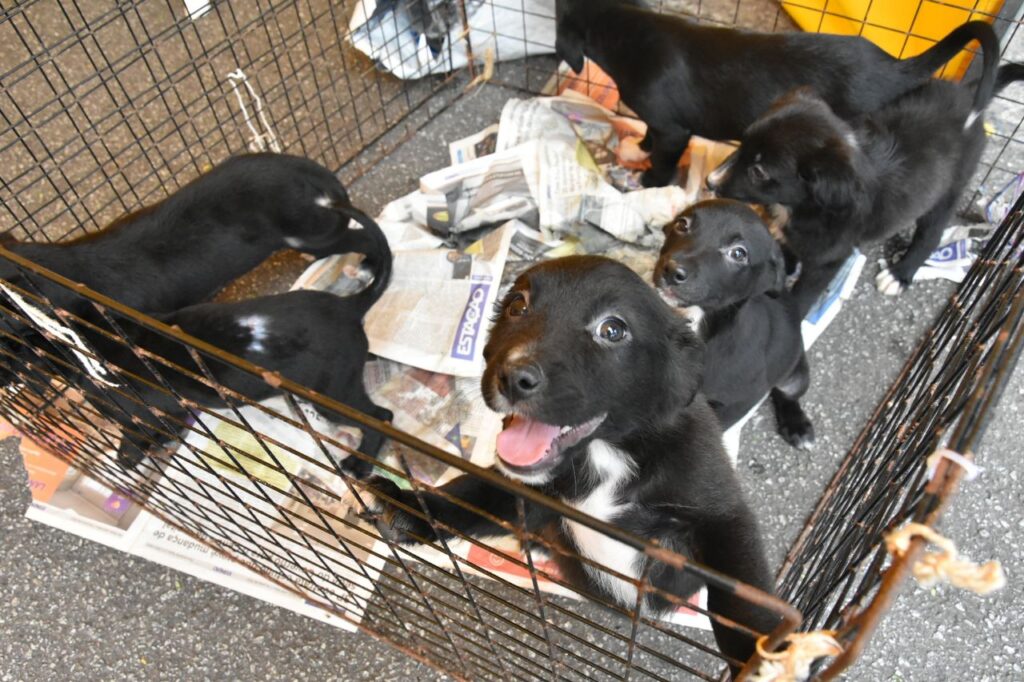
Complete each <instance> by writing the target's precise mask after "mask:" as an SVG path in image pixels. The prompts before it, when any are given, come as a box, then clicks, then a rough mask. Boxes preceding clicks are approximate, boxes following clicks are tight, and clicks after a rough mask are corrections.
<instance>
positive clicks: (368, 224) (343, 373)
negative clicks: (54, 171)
mask: <svg viewBox="0 0 1024 682" xmlns="http://www.w3.org/2000/svg"><path fill="white" fill-rule="evenodd" d="M336 210H338V211H340V212H341V213H342V214H343V215H344V216H345V218H346V220H347V218H352V219H354V220H357V221H358V222H359V223H361V225H362V227H363V232H364V239H365V240H367V241H368V242H369V241H372V243H373V246H372V247H370V248H367V251H368V252H369V253H368V254H367V260H368V261H371V262H374V263H377V264H378V266H379V269H378V271H377V272H376V273H375V276H374V280H373V282H372V283H371V284H370V286H369V287H367V288H366V289H365V290H363V291H361V292H359V293H358V294H355V295H353V296H346V297H341V296H336V295H334V294H331V293H327V292H323V291H307V290H297V291H290V292H287V293H283V294H278V295H273V296H264V297H261V298H254V299H250V300H246V301H239V302H234V303H200V304H197V305H193V306H189V307H186V308H182V309H181V310H178V311H175V312H173V313H166V314H162V315H157V316H156V317H157V319H159V320H160V321H161V322H163V323H164V324H167V325H169V326H177V327H179V328H180V329H181V330H182V331H184V332H186V333H188V334H191V335H192V336H194V337H196V338H198V339H201V340H203V341H206V342H207V343H210V344H212V345H214V346H217V347H218V348H220V349H223V350H225V351H227V352H229V353H231V354H233V355H236V356H238V357H241V358H244V359H246V360H248V361H249V362H252V363H253V364H255V365H259V366H260V367H263V368H265V369H267V370H269V371H271V372H276V373H278V374H280V375H281V376H282V377H284V378H286V379H290V380H292V381H294V382H296V383H299V384H302V385H303V386H306V387H307V388H310V389H312V390H314V391H317V392H318V393H321V394H323V395H325V396H327V397H329V398H333V399H334V400H337V401H338V402H341V403H344V404H346V405H349V406H350V407H354V408H356V409H358V410H360V411H362V412H364V413H365V414H368V415H370V416H371V417H375V418H377V419H380V420H382V421H390V420H391V417H392V415H391V412H390V411H389V410H386V409H384V408H382V407H379V406H377V405H375V404H374V403H373V402H372V401H371V400H370V398H369V396H368V395H367V394H366V389H365V387H364V385H363V366H364V365H365V364H366V358H367V352H368V350H367V340H366V333H365V332H364V331H363V327H362V320H363V317H364V316H365V315H366V312H367V311H368V310H369V309H370V307H371V306H372V305H373V304H374V303H375V302H376V301H377V299H379V298H380V296H381V294H383V293H384V290H385V289H386V288H387V285H388V282H389V280H390V277H391V251H390V249H389V248H388V244H387V239H386V238H385V237H384V234H383V233H382V232H381V230H380V227H379V226H378V225H377V224H376V223H375V222H374V221H373V220H371V219H370V218H369V217H368V216H366V215H365V214H363V213H362V212H361V211H358V210H357V209H354V208H340V209H336ZM255 316H258V317H259V318H261V319H265V320H266V321H267V322H266V334H265V335H264V336H262V337H261V338H258V339H257V338H255V336H254V334H253V332H252V329H251V325H248V326H247V325H243V324H240V320H245V319H246V318H250V319H251V318H253V317H255ZM118 324H119V325H120V326H121V327H122V329H123V330H124V332H125V334H126V336H127V337H128V339H130V340H131V342H132V343H133V344H135V345H137V346H139V347H140V348H143V349H145V350H147V351H150V352H152V353H155V354H157V355H159V356H160V357H162V358H165V359H167V360H169V361H171V362H173V363H175V364H176V365H180V366H182V367H184V368H187V369H190V370H191V371H193V372H194V373H196V374H200V375H201V374H202V372H201V371H200V370H199V369H198V368H197V367H196V365H195V363H194V362H193V361H192V360H191V358H190V356H189V354H188V350H187V348H186V347H185V346H183V345H182V344H181V343H179V342H177V341H174V340H172V339H171V338H169V337H167V336H165V335H163V334H161V333H159V332H156V331H152V330H150V329H149V328H146V327H143V326H142V325H139V324H136V323H133V322H131V321H129V320H127V319H125V320H121V321H119V322H118ZM81 331H82V332H83V335H84V336H85V338H86V340H87V342H88V343H89V344H90V345H91V346H92V348H93V349H94V350H95V351H96V352H97V354H98V355H100V356H101V357H103V358H104V359H105V360H106V361H107V362H108V363H110V364H112V365H116V366H117V367H120V368H122V369H124V370H127V371H128V372H131V373H132V374H135V375H138V376H140V377H142V378H144V379H146V380H147V381H148V382H151V383H152V384H155V385H157V386H161V385H162V384H161V382H160V381H159V380H158V379H157V378H156V377H154V376H153V375H152V374H151V373H150V372H149V370H147V369H146V367H145V365H144V364H143V363H142V361H141V360H140V359H139V358H138V356H136V354H135V353H134V352H133V351H132V350H131V349H130V348H128V347H127V346H125V345H123V344H122V343H119V342H116V341H113V340H111V339H109V338H108V337H106V336H104V335H102V334H100V333H99V332H96V331H94V330H92V329H90V328H88V327H87V326H85V325H81ZM257 342H258V343H257ZM204 362H206V364H207V365H208V366H209V368H210V370H211V372H212V373H213V374H214V376H215V377H216V379H217V381H218V382H219V383H220V384H222V385H223V386H225V387H227V388H229V389H231V390H233V391H236V392H238V393H241V394H242V395H244V396H246V397H247V398H249V399H251V400H255V401H259V400H264V399H266V398H269V397H271V396H272V395H274V394H275V393H276V391H277V389H276V388H275V387H274V386H273V385H272V384H271V383H268V382H267V381H266V380H265V379H264V378H263V377H261V376H254V375H252V374H249V373H248V372H243V371H242V370H239V369H237V368H235V367H234V366H232V365H228V364H225V363H222V362H218V361H216V360H213V359H209V358H204ZM155 366H156V367H157V368H158V371H159V372H160V374H161V375H162V376H163V378H164V379H165V380H166V381H167V382H168V383H169V384H170V385H171V387H172V388H173V390H174V391H175V392H177V393H178V394H179V395H181V396H182V397H184V398H185V399H186V400H190V401H194V402H196V403H199V404H201V405H204V406H207V407H213V408H217V407H223V406H224V401H223V399H222V398H221V397H220V396H219V395H218V393H217V392H216V391H215V390H214V389H212V388H210V387H209V386H207V385H205V384H202V383H200V382H198V381H196V380H194V379H191V378H190V377H188V376H186V375H184V374H182V373H180V372H177V371H175V370H173V369H171V368H168V367H166V366H165V365H162V364H159V363H155ZM80 377H81V379H82V385H83V387H84V388H85V389H86V393H87V394H89V395H91V396H92V397H94V398H95V400H93V403H94V405H95V406H97V408H98V409H99V410H100V411H101V412H102V413H103V414H104V415H105V416H106V417H108V418H109V419H111V420H112V421H114V422H116V423H118V424H120V425H121V426H122V430H123V437H122V441H121V445H120V449H119V451H118V458H119V461H121V462H122V463H123V464H125V465H126V466H134V465H136V464H137V463H138V462H139V461H140V460H141V458H142V456H143V455H144V453H145V452H146V451H147V450H148V449H149V447H150V446H151V445H152V443H154V442H155V443H164V444H167V443H170V442H172V441H173V440H174V439H173V437H172V436H169V435H167V434H166V433H161V421H160V419H158V418H157V417H156V416H155V415H154V414H153V413H152V412H150V409H149V408H156V409H158V410H160V411H162V412H164V413H166V414H167V415H169V416H170V417H172V418H174V419H176V420H181V421H184V420H185V419H186V418H187V417H188V412H187V411H186V409H185V407H184V406H182V405H181V404H179V403H178V401H177V400H176V399H175V398H173V397H172V396H169V395H167V394H166V393H165V392H164V391H162V390H158V389H156V388H153V387H151V386H150V385H148V384H147V383H146V382H144V381H139V380H134V379H132V380H130V383H131V386H129V387H124V388H122V389H120V390H118V391H111V390H104V389H102V388H100V387H98V386H96V385H95V384H94V383H92V381H91V380H89V379H88V377H86V376H85V375H84V374H82V375H80ZM121 392H124V393H125V394H126V395H128V396H132V397H136V392H137V394H138V396H140V397H141V400H142V403H143V404H142V405H139V404H136V403H135V402H132V400H130V399H129V398H127V397H124V396H122V395H121ZM108 401H112V402H113V404H112V405H110V404H108ZM313 407H314V409H316V410H317V411H318V412H320V413H321V415H323V416H324V417H325V418H327V419H329V420H331V421H333V422H335V423H339V424H352V425H355V426H357V427H359V428H360V429H362V431H363V439H362V442H361V444H360V446H359V449H360V451H361V452H363V453H364V454H366V455H369V456H371V457H372V456H376V455H377V453H378V451H379V450H380V447H381V445H382V443H383V437H382V436H381V435H380V434H379V433H377V432H375V431H373V430H371V429H369V428H368V427H365V426H363V425H361V424H356V423H355V422H353V421H352V420H349V419H347V418H345V417H343V416H341V415H340V414H336V413H334V412H332V411H330V410H326V409H323V408H320V407H319V406H318V405H316V404H315V403H313ZM164 431H166V428H164ZM342 468H344V469H345V470H347V471H348V472H349V473H351V474H353V475H354V476H357V477H361V476H365V475H366V474H368V473H369V472H370V470H371V468H372V465H371V464H370V462H368V461H365V460H362V459H360V458H358V457H348V458H347V459H345V461H344V463H343V464H342Z"/></svg>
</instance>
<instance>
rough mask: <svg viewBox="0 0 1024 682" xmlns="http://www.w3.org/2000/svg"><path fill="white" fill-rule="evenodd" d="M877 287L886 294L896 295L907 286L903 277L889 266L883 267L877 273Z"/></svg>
mask: <svg viewBox="0 0 1024 682" xmlns="http://www.w3.org/2000/svg"><path fill="white" fill-rule="evenodd" d="M875 287H876V288H877V289H878V291H879V292H881V293H882V294H884V295H886V296H896V295H897V294H900V293H902V292H903V290H904V289H906V288H907V285H906V283H904V281H903V279H902V278H900V277H899V276H897V275H896V274H894V273H893V271H892V270H890V269H889V268H883V269H882V270H881V272H879V273H878V274H877V275H875Z"/></svg>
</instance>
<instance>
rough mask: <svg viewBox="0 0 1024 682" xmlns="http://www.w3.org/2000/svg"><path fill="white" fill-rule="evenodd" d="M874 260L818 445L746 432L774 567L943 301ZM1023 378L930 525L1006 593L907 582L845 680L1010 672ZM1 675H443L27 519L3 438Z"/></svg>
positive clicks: (420, 154) (442, 150) (1014, 641)
mask: <svg viewBox="0 0 1024 682" xmlns="http://www.w3.org/2000/svg"><path fill="white" fill-rule="evenodd" d="M509 96H514V93H510V92H508V91H505V90H502V89H501V88H497V87H493V86H489V87H485V88H484V89H482V90H481V91H479V92H477V93H475V94H472V95H469V96H467V97H465V98H463V99H461V100H459V101H458V102H457V103H456V104H455V105H454V106H453V107H451V108H450V109H449V110H447V111H445V112H444V113H443V114H441V115H440V116H438V117H437V118H436V119H435V120H434V121H433V122H431V123H430V124H429V125H428V126H427V128H426V129H424V130H423V131H422V132H420V133H418V134H417V135H416V137H415V138H414V139H413V140H412V141H410V142H409V143H407V144H405V145H403V146H401V147H400V148H399V149H398V150H397V151H395V152H394V153H392V154H391V155H390V156H389V158H388V159H386V160H385V161H384V162H382V163H381V164H379V165H377V166H376V167H375V168H374V169H373V170H371V171H370V172H369V173H368V174H367V175H365V176H364V177H363V178H362V179H360V180H359V181H358V182H356V183H354V184H353V186H352V187H351V194H352V196H353V198H354V200H355V201H356V202H357V203H359V204H361V205H363V206H365V207H367V208H379V207H380V206H381V205H382V204H383V202H385V201H386V200H388V199H390V198H393V197H396V196H399V195H401V194H403V193H405V192H407V191H409V190H411V189H413V188H414V187H415V185H416V178H417V177H418V176H419V175H420V174H421V173H422V172H424V171H427V170H430V169H434V168H438V167H440V166H442V165H444V164H445V163H446V159H447V142H448V141H449V140H450V139H453V138H454V137H459V136H462V135H465V134H467V133H468V132H471V131H475V130H477V129H479V128H480V127H483V126H484V125H487V124H489V123H492V122H493V121H495V120H497V112H498V111H499V110H500V107H501V105H502V103H503V102H504V101H505V99H506V98H507V97H509ZM874 272H875V266H874V265H873V260H871V261H870V262H869V265H868V267H867V269H866V272H865V275H864V277H863V278H862V281H861V283H860V284H859V285H858V287H857V290H856V294H855V296H854V298H853V299H852V300H851V301H850V303H849V304H848V306H847V307H846V308H845V309H844V310H843V312H842V314H841V315H840V317H839V318H838V319H837V320H836V322H835V323H834V324H833V325H832V326H831V327H830V328H829V329H828V331H827V332H826V333H825V335H824V336H823V337H822V338H821V339H820V340H819V342H818V343H817V344H816V345H815V346H814V348H813V349H812V351H811V353H810V361H811V367H812V371H813V376H814V379H813V385H812V388H811V391H810V393H809V394H808V397H807V399H806V407H807V409H808V411H809V412H810V414H811V415H812V417H813V418H814V419H815V423H816V428H817V432H818V444H817V447H816V449H815V450H814V451H813V452H812V453H810V454H805V453H796V452H794V451H792V450H791V449H789V448H788V447H787V446H786V445H785V444H784V443H783V442H782V441H781V440H780V439H779V438H778V437H777V436H775V434H774V433H772V429H771V424H772V418H771V415H770V413H769V412H768V410H767V409H766V408H765V409H762V411H761V412H760V414H759V415H758V417H757V418H756V419H755V420H754V421H753V422H752V423H751V424H749V425H748V426H747V428H746V429H745V432H744V438H743V444H742V448H741V453H740V462H739V471H740V474H741V477H742V480H743V483H744V485H745V486H746V488H747V490H748V493H749V496H750V498H751V500H752V501H753V503H754V506H755V508H756V509H757V510H758V513H759V516H760V518H761V523H762V527H763V530H764V533H765V539H766V545H767V546H768V549H769V552H770V556H771V559H772V562H773V564H774V565H778V563H779V562H780V561H781V558H782V556H783V555H784V553H785V551H786V549H787V548H788V546H789V544H790V543H791V542H792V540H793V538H794V537H795V535H796V533H797V532H798V531H799V529H800V527H801V524H802V522H803V519H804V518H805V516H806V515H807V514H808V512H809V511H810V510H811V508H812V506H813V504H814V502H815V501H816V500H817V498H818V496H819V495H820V493H821V490H822V489H823V486H824V485H825V483H826V482H827V481H828V480H829V478H830V477H831V476H832V473H833V472H834V470H835V467H836V465H837V463H838V462H839V460H840V459H841V457H842V456H843V454H844V453H845V451H846V450H847V448H848V447H849V445H850V444H851V442H852V441H853V439H854V437H855V436H856V434H857V433H858V431H859V429H860V426H861V425H862V424H863V422H864V420H865V419H866V417H867V415H868V414H869V413H870V411H871V410H872V409H873V408H874V406H875V404H876V403H877V401H878V399H879V398H880V396H881V395H882V394H883V393H884V391H885V389H886V388H887V387H888V386H889V384H890V382H891V381H892V380H893V378H894V377H895V375H896V372H897V370H898V369H899V367H900V365H901V363H902V362H903V360H904V358H905V357H906V356H907V354H908V352H909V351H910V349H911V348H912V347H913V345H914V343H915V341H916V339H917V338H919V336H920V335H921V333H922V331H923V330H924V329H925V328H926V327H927V325H928V324H929V322H930V321H931V319H932V318H933V316H934V315H935V314H936V312H937V311H938V310H939V309H940V308H941V306H942V304H943V302H944V301H945V300H946V298H947V297H948V296H949V294H950V292H951V291H952V287H951V285H948V284H946V283H925V284H920V285H915V286H914V287H913V288H912V289H911V290H909V291H908V292H906V293H905V294H904V295H902V296H900V297H898V298H896V299H886V298H883V297H882V296H881V295H879V294H878V293H876V292H875V291H874V288H873V286H872V285H871V280H872V279H873V275H874ZM1022 409H1024V379H1022V378H1021V376H1018V377H1017V378H1016V379H1014V381H1013V382H1012V384H1011V386H1010V387H1009V389H1008V390H1007V392H1006V394H1005V396H1004V399H1003V402H1002V404H1001V405H1000V406H999V409H998V414H997V416H996V419H995V421H994V422H993V424H992V426H991V428H990V430H989V432H988V435H987V437H986V439H985V441H984V443H983V446H982V447H981V448H980V450H979V453H978V460H979V462H980V463H981V464H982V465H983V466H984V467H985V468H986V470H985V473H984V475H983V476H982V477H981V478H979V479H977V480H976V481H974V482H972V483H968V484H965V487H964V490H963V492H962V493H961V494H960V495H959V496H958V498H957V499H955V500H954V502H953V504H952V506H951V510H950V512H949V514H948V515H947V517H946V520H945V522H944V523H943V525H942V530H943V531H944V532H945V533H946V534H947V535H949V536H950V537H952V538H954V539H955V540H956V541H957V542H958V543H959V545H960V547H961V549H962V550H963V551H964V552H965V553H966V554H967V555H969V556H971V557H973V558H977V559H987V558H998V559H1000V560H1001V561H1002V562H1003V564H1004V566H1005V568H1006V571H1007V574H1008V576H1009V585H1008V586H1007V588H1006V589H1005V590H1003V591H1002V592H1000V593H997V594H995V595H993V596H991V597H987V598H980V597H975V596H973V595H968V594H962V593H958V592H956V591H954V590H952V589H950V588H941V587H940V588H936V589H932V590H925V589H921V588H918V587H915V586H912V585H908V586H907V587H906V588H905V589H904V590H903V594H902V596H901V597H900V599H899V600H898V601H897V603H896V605H895V607H894V609H893V612H892V613H891V614H890V615H889V617H888V618H887V619H886V620H885V622H884V624H883V626H882V628H881V630H880V631H879V632H878V634H877V635H876V637H875V639H874V641H873V642H872V644H871V645H870V646H869V648H868V650H867V652H866V653H865V655H864V657H863V658H862V660H861V661H860V662H859V663H858V664H857V666H856V667H855V668H854V669H853V670H852V671H851V672H850V673H849V675H848V679H854V680H921V681H925V680H928V681H932V680H950V681H952V680H979V681H981V680H1020V679H1024V672H1022V670H1021V661H1022V660H1024V659H1022V654H1021V647H1022V646H1024V644H1022V642H1024V613H1022V611H1021V608H1020V606H1021V604H1024V583H1022V581H1021V578H1020V576H1022V575H1024V558H1022V557H1024V552H1022V544H1024V499H1022V498H1024V481H1022V480H1021V476H1020V475H1019V473H1018V470H1019V468H1020V467H1019V465H1018V460H1019V458H1020V446H1021V444H1022V443H1024V426H1022V422H1021V418H1022V414H1021V411H1022ZM0 453H2V456H3V461H4V464H5V466H4V467H2V468H0V489H2V490H4V491H5V492H6V495H4V497H3V499H2V501H0V528H2V535H0V537H2V541H0V599H2V600H3V601H4V602H5V604H6V608H3V609H0V679H2V680H93V679H101V678H102V679H106V680H134V679H189V680H192V679H213V680H221V679H246V680H277V679H303V680H305V679H314V680H321V679H340V680H361V679H375V680H389V681H390V680H411V679H441V678H442V677H443V676H442V675H440V674H439V673H437V672H435V671H433V670H432V669H430V668H426V667H424V666H422V665H420V664H418V663H415V662H413V661H411V660H410V659H408V658H406V657H405V656H403V655H402V654H400V653H398V652H397V651H395V650H393V649H391V648H390V647H388V646H386V645H383V644H380V643H378V642H376V641H375V640H373V639H372V638H370V637H368V636H366V635H362V634H346V633H341V632H339V631H337V630H336V629H334V628H331V627H330V626H327V625H324V624H321V623H319V622H315V621H312V620H309V619H306V618H303V617H300V616H296V615H293V614H291V613H289V612H286V611H283V610H280V609H276V608H273V607H270V606H267V605H265V604H263V603H261V602H258V601H255V600H253V599H250V598H248V597H243V596H240V595H237V594H235V593H232V592H230V591H227V590H224V589H222V588H219V587H215V586H212V585H210V584H207V583H203V582H200V581H197V580H195V579H192V578H190V577H188V576H185V575H182V574H180V573H177V572H175V571H172V570H168V569H164V568H162V567H159V566H156V565H154V564H150V563H147V562H144V561H140V560H137V559H134V558H131V557H128V556H125V555H123V554H120V553H118V552H114V551H111V550H108V549H106V548H103V547H101V546H99V545H96V544H93V543H90V542H87V541H84V540H81V539H79V538H75V537H72V536H69V535H67V534H64V533H61V532H59V531H54V530H51V529H49V528H46V527H43V526H40V525H37V524H34V523H32V522H29V521H27V520H25V519H24V518H23V514H24V510H25V507H26V505H27V504H28V499H29V496H28V492H27V489H26V488H25V476H24V473H23V471H22V470H21V467H20V462H19V457H18V453H17V450H16V448H15V447H14V446H13V442H12V441H7V442H4V443H2V444H0Z"/></svg>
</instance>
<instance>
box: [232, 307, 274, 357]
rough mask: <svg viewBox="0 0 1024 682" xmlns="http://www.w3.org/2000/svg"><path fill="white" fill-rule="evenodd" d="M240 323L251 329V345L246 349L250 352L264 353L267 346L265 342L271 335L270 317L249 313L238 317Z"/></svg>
mask: <svg viewBox="0 0 1024 682" xmlns="http://www.w3.org/2000/svg"><path fill="white" fill-rule="evenodd" d="M238 324H239V325H241V326H242V327H245V328H246V329H248V330H249V337H250V338H249V346H248V347H247V348H246V350H247V351H248V352H250V353H262V352H263V351H264V350H266V348H265V347H264V346H263V342H264V341H266V340H267V337H268V336H270V319H269V318H267V317H266V316H264V315H247V316H245V317H240V318H238Z"/></svg>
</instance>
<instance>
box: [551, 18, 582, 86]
mask: <svg viewBox="0 0 1024 682" xmlns="http://www.w3.org/2000/svg"><path fill="white" fill-rule="evenodd" d="M574 4H575V3H573V2H572V1H571V0H556V2H555V20H556V22H557V24H556V29H555V56H556V57H558V58H559V59H561V60H562V61H563V62H565V63H566V64H568V65H569V68H571V69H572V70H573V71H575V72H576V73H582V71H583V63H584V54H583V45H584V41H583V32H582V31H581V30H580V28H579V26H577V24H576V21H575V19H574V18H573V16H572V15H573V7H572V6H573V5H574Z"/></svg>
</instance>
